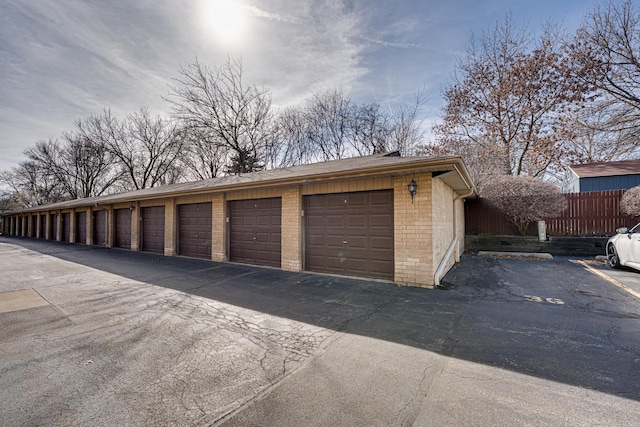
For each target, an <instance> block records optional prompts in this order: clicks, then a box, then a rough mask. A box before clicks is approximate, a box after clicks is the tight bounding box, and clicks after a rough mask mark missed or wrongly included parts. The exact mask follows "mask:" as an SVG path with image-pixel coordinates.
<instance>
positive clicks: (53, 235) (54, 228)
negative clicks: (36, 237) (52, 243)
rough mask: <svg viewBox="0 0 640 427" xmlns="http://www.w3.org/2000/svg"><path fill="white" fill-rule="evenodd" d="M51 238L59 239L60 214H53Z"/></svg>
mask: <svg viewBox="0 0 640 427" xmlns="http://www.w3.org/2000/svg"><path fill="white" fill-rule="evenodd" d="M51 240H58V214H52V215H51Z"/></svg>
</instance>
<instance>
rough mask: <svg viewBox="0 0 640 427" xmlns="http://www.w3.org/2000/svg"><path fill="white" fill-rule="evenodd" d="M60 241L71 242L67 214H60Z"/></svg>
mask: <svg viewBox="0 0 640 427" xmlns="http://www.w3.org/2000/svg"><path fill="white" fill-rule="evenodd" d="M62 241H63V242H67V243H68V242H69V241H71V214H70V213H68V212H67V213H63V214H62Z"/></svg>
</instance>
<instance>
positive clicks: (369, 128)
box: [274, 90, 426, 166]
mask: <svg viewBox="0 0 640 427" xmlns="http://www.w3.org/2000/svg"><path fill="white" fill-rule="evenodd" d="M425 100H426V98H425V97H424V95H423V93H422V92H419V93H418V95H416V101H415V104H414V105H401V106H399V107H397V108H396V109H395V110H394V111H392V112H389V111H384V110H383V109H382V108H381V107H380V105H379V104H376V103H369V104H366V103H363V104H356V103H355V102H353V101H352V100H351V99H350V98H349V97H348V96H346V95H345V94H344V93H343V92H342V91H340V90H333V91H327V92H323V93H318V94H314V95H313V96H312V97H311V98H310V99H308V100H307V102H306V103H305V104H304V105H303V106H301V107H297V108H296V107H289V108H287V109H286V110H284V111H283V112H282V113H281V114H280V116H279V118H278V126H277V138H278V139H279V140H280V142H279V143H278V144H274V146H275V148H277V150H276V151H277V153H276V158H277V159H278V161H276V162H275V163H276V164H279V165H281V166H291V165H296V164H303V163H311V162H317V161H327V160H335V159H342V158H346V157H353V156H368V155H372V154H376V153H384V152H389V151H395V150H398V151H401V152H402V154H405V155H409V154H413V153H414V151H415V147H416V145H417V144H418V143H419V142H420V140H421V139H422V135H423V133H422V120H421V119H420V118H419V115H420V113H421V110H422V107H423V105H424V102H425Z"/></svg>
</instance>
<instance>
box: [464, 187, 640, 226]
mask: <svg viewBox="0 0 640 427" xmlns="http://www.w3.org/2000/svg"><path fill="white" fill-rule="evenodd" d="M624 192H625V190H608V191H592V192H588V193H570V194H565V197H566V198H567V205H568V206H567V209H565V211H564V212H563V213H562V214H561V215H560V216H558V217H556V218H543V219H544V220H545V221H546V223H547V233H548V234H549V235H553V236H610V235H613V234H615V232H616V228H618V227H629V228H631V227H633V226H634V225H636V223H638V222H639V221H640V220H639V219H638V218H634V217H630V216H626V215H623V214H622V213H620V199H621V198H622V195H623V194H624ZM536 227H537V225H536V223H535V222H534V223H532V224H530V225H529V229H528V230H527V235H532V236H533V235H536V234H537V228H536ZM465 229H466V234H489V235H503V236H504V235H507V236H508V235H518V234H520V233H519V232H518V229H517V228H516V226H515V225H513V223H511V222H510V221H509V220H508V219H507V218H506V217H505V216H504V215H503V214H502V213H500V212H499V211H497V210H495V209H493V208H491V207H489V205H488V204H487V203H486V202H485V201H484V200H482V199H467V200H466V201H465Z"/></svg>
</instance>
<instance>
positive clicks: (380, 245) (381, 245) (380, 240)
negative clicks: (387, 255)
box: [370, 237, 393, 251]
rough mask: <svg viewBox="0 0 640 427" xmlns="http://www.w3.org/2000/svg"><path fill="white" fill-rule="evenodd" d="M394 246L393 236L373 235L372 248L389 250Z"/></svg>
mask: <svg viewBox="0 0 640 427" xmlns="http://www.w3.org/2000/svg"><path fill="white" fill-rule="evenodd" d="M392 246H393V238H392V237H371V240H370V247H371V249H372V250H373V249H382V250H384V251H387V250H388V248H389V247H392Z"/></svg>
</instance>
